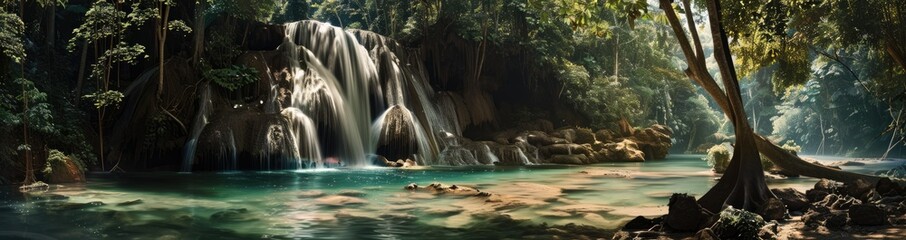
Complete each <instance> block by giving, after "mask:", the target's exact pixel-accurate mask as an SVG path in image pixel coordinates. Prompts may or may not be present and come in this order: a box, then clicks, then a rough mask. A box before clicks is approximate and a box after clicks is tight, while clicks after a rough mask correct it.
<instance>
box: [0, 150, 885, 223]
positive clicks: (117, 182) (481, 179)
mask: <svg viewBox="0 0 906 240" xmlns="http://www.w3.org/2000/svg"><path fill="white" fill-rule="evenodd" d="M819 159H820V157H819ZM839 160H840V159H826V160H822V161H827V162H830V161H839ZM844 160H845V159H844ZM868 162H869V163H868V164H865V165H859V166H844V168H845V169H847V170H851V171H857V172H864V173H873V172H875V171H877V170H880V169H882V168H888V169H889V166H894V165H896V164H901V162H891V161H874V162H872V161H868ZM715 177H716V176H715V175H714V174H712V173H711V171H710V168H709V167H708V166H707V165H706V164H705V162H704V161H702V160H701V156H699V155H671V156H669V157H668V159H666V160H658V161H649V162H645V163H610V164H597V165H589V166H549V165H545V166H526V167H493V166H476V167H455V168H454V167H430V168H422V169H392V168H367V169H331V170H322V171H274V172H237V173H191V174H180V173H127V174H91V175H90V176H89V182H88V183H87V184H72V185H59V186H57V185H55V186H53V188H52V189H51V190H50V191H47V192H42V193H32V194H27V195H23V194H21V193H19V192H17V191H15V189H13V188H12V187H8V188H3V189H0V222H2V224H0V239H8V238H26V239H54V238H58V239H98V238H114V239H147V238H153V239H158V238H170V239H211V238H217V239H229V238H235V239H246V238H290V239H292V238H311V239H350V238H354V239H425V238H435V239H473V238H497V239H499V238H507V237H508V238H522V237H525V236H528V235H531V234H533V232H532V229H536V228H538V226H539V225H540V224H549V225H564V224H569V223H574V224H582V225H591V226H595V227H598V228H601V229H605V230H613V229H616V228H618V227H619V225H621V224H623V223H625V222H626V221H628V220H629V219H631V218H632V217H634V216H638V215H647V216H658V215H662V214H664V213H666V211H667V209H666V206H665V205H666V203H667V200H668V198H669V196H670V194H671V193H674V192H680V193H689V194H692V195H701V194H704V193H705V192H706V191H707V190H708V189H709V188H710V187H711V185H713V184H714V183H715V182H716V180H715ZM816 181H817V180H816V179H812V178H794V179H783V180H769V185H770V186H771V187H794V188H798V189H802V190H804V189H807V188H809V187H811V186H812V185H813V184H814V183H815V182H816ZM433 182H442V183H446V184H457V185H460V186H470V187H475V188H477V189H479V190H481V191H484V192H490V193H493V194H496V195H498V196H503V197H504V198H503V199H504V200H503V201H489V200H488V199H487V198H481V197H467V196H449V195H434V194H430V193H427V192H422V191H415V192H410V191H407V190H405V189H404V186H406V185H407V184H409V183H416V184H418V185H421V186H426V185H428V184H430V183H433ZM339 195H343V196H344V197H339V198H338V197H337V196H339Z"/></svg>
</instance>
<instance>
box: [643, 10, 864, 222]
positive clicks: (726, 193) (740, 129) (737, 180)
mask: <svg viewBox="0 0 906 240" xmlns="http://www.w3.org/2000/svg"><path fill="white" fill-rule="evenodd" d="M719 5H720V3H719V2H718V1H711V2H709V6H708V15H709V21H710V22H711V28H712V30H711V31H712V37H713V38H714V39H715V44H714V45H715V57H716V58H717V59H718V61H717V62H718V64H719V65H720V66H721V67H720V72H721V78H722V79H723V81H724V86H726V89H727V92H724V91H723V90H722V89H721V87H720V86H719V85H718V84H717V82H716V81H715V80H714V77H713V76H711V75H710V73H708V71H707V69H706V67H705V57H704V51H703V49H702V47H701V46H702V44H701V41H700V40H699V39H700V37H699V35H698V33H697V27H696V26H695V24H694V20H693V19H694V18H693V16H692V15H693V14H692V11H691V6H690V2H689V0H684V1H683V6H684V7H685V9H686V11H685V12H686V15H687V18H686V20H687V24H688V30H689V35H691V36H692V41H691V42H690V40H689V38H688V37H687V35H686V32H685V30H684V29H683V26H682V25H681V24H680V21H679V18H678V17H677V15H676V10H674V8H673V4H672V2H671V1H670V0H660V8H661V9H662V10H663V11H664V12H665V14H666V17H667V19H668V22H669V24H670V26H671V28H672V29H673V32H674V36H675V37H676V39H677V41H678V42H679V44H680V47H681V49H682V51H683V55H684V56H685V57H686V62H687V65H688V67H687V69H686V71H685V72H686V75H688V76H689V78H691V79H693V80H695V82H696V83H698V84H699V85H700V86H702V88H704V89H705V91H706V92H708V94H709V95H711V97H712V98H713V99H714V101H715V102H716V103H717V105H718V106H720V108H721V109H722V110H723V112H724V114H725V115H727V118H729V119H730V120H731V121H732V122H733V123H734V128H735V131H736V134H737V147H736V148H735V149H734V152H735V154H734V159H733V160H731V164H730V166H729V169H728V171H727V174H725V175H724V177H722V178H721V181H720V182H718V184H717V185H715V186H714V187H713V188H712V189H711V190H710V191H709V192H708V194H706V195H705V196H703V197H702V198H701V199H700V200H699V202H700V203H701V204H702V206H703V207H705V208H708V209H709V210H712V211H716V210H719V209H720V208H721V207H722V205H723V204H724V203H726V204H730V205H733V206H734V207H737V208H743V209H746V210H750V211H752V210H754V211H756V212H761V210H762V209H759V208H761V207H762V205H763V204H765V203H766V201H769V200H768V199H771V198H773V195H772V194H771V192H770V191H766V190H767V188H766V187H764V176H763V172H762V169H761V165H760V163H759V160H758V158H757V156H758V153H759V152H760V153H761V154H764V155H765V156H766V157H767V158H768V159H770V160H771V161H772V162H774V163H775V164H776V165H777V166H779V167H780V168H783V169H785V170H788V171H791V172H795V173H799V174H802V175H805V176H811V177H817V178H828V179H833V180H837V181H842V182H852V181H855V180H857V179H861V180H865V181H867V182H870V183H874V182H877V180H878V177H874V176H868V175H862V174H855V173H849V172H843V171H840V170H836V169H831V168H828V167H824V166H819V165H815V164H812V163H809V162H806V161H804V160H802V159H800V158H799V157H797V156H795V155H793V154H791V153H789V152H787V151H784V150H783V149H782V148H780V147H778V146H777V145H775V144H773V143H771V142H770V141H768V140H767V139H765V138H764V137H761V136H758V135H757V134H754V133H752V130H751V128H750V127H749V126H748V123H747V120H746V118H745V112H744V111H743V110H744V109H743V105H742V102H741V100H740V97H739V90H738V89H739V88H738V81H737V80H736V73H735V70H734V68H733V62H732V57H731V55H730V49H729V44H728V43H727V33H726V31H725V30H723V28H722V25H721V24H722V23H723V22H721V17H720V15H719V14H721V13H723V12H721V10H720V6H719ZM737 30H738V29H737ZM693 46H694V48H693ZM750 136H751V137H750Z"/></svg>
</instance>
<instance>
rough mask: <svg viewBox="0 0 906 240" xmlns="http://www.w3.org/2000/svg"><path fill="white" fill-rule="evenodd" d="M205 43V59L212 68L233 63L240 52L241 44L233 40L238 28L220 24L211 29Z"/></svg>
mask: <svg viewBox="0 0 906 240" xmlns="http://www.w3.org/2000/svg"><path fill="white" fill-rule="evenodd" d="M211 30H212V31H210V36H209V37H208V38H207V42H206V43H205V46H204V48H205V61H206V62H207V63H209V64H210V67H212V68H226V67H229V66H230V65H232V64H233V61H234V60H235V59H236V57H238V56H239V54H242V52H241V51H239V44H237V43H235V42H234V41H233V37H232V36H233V34H235V33H236V30H235V28H234V27H233V26H219V27H216V28H214V29H211Z"/></svg>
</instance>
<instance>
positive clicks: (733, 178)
mask: <svg viewBox="0 0 906 240" xmlns="http://www.w3.org/2000/svg"><path fill="white" fill-rule="evenodd" d="M708 18H709V19H708V20H709V22H710V24H711V36H713V39H714V57H715V59H716V60H717V64H718V66H719V68H720V75H721V80H722V81H723V82H724V86H725V88H726V96H727V99H729V100H730V110H732V111H731V112H730V113H731V114H730V115H732V117H731V118H730V120H732V121H733V125H734V127H735V128H734V129H735V131H736V146H735V147H734V148H733V158H732V159H731V160H730V165H729V167H728V168H727V171H726V172H725V173H724V175H723V176H722V177H721V178H720V180H719V181H718V182H717V184H716V185H714V187H712V188H711V190H709V191H708V193H706V194H705V195H704V196H702V197H701V198H699V200H698V202H699V203H700V204H701V205H702V207H704V208H706V209H708V210H710V211H711V212H718V211H720V210H721V209H723V207H724V206H726V205H730V206H733V207H736V208H739V209H745V210H747V211H751V212H756V213H763V212H764V208H765V205H766V204H767V201H768V200H769V199H771V198H775V199H776V198H777V197H776V196H774V194H773V193H771V191H770V190H769V189H768V186H767V183H765V181H764V170H762V168H761V160H760V158H759V155H758V148H757V145H756V144H755V138H754V136H753V133H752V128H751V127H750V126H749V122H748V120H747V118H746V113H745V111H744V109H743V104H742V95H741V94H740V90H739V81H738V80H737V78H736V68H735V67H734V66H733V56H732V55H731V54H730V46H729V44H728V42H727V35H726V32H725V31H724V29H723V25H722V24H721V22H720V21H721V17H720V0H712V1H709V2H708Z"/></svg>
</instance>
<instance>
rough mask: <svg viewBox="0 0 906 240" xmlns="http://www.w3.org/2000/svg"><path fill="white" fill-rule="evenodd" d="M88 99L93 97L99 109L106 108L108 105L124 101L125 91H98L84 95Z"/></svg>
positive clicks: (115, 104) (95, 105)
mask: <svg viewBox="0 0 906 240" xmlns="http://www.w3.org/2000/svg"><path fill="white" fill-rule="evenodd" d="M83 97H84V98H86V99H91V100H92V101H93V102H94V107H95V108H97V109H101V108H105V107H108V106H117V105H119V104H120V102H122V101H123V97H124V96H123V93H122V92H120V91H115V90H107V91H103V92H96V93H92V94H88V95H85V96H83Z"/></svg>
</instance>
